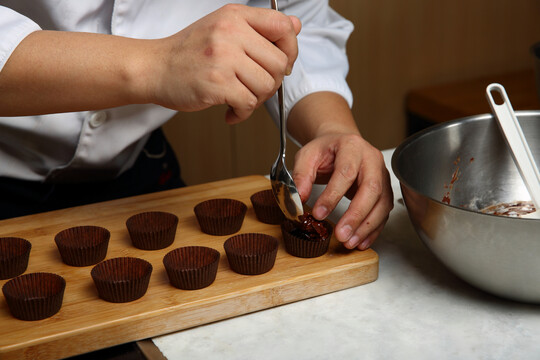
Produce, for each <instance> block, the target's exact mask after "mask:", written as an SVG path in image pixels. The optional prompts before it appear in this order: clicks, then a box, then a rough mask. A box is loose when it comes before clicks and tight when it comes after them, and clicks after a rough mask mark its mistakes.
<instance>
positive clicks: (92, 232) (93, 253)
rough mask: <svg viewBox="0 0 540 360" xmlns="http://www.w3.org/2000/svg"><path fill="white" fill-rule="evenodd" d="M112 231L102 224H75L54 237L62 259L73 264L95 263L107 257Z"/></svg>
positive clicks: (87, 264)
mask: <svg viewBox="0 0 540 360" xmlns="http://www.w3.org/2000/svg"><path fill="white" fill-rule="evenodd" d="M110 237H111V233H110V232H109V230H107V229H105V228H102V227H100V226H91V225H85V226H75V227H71V228H68V229H65V230H62V231H60V232H59V233H58V234H56V236H55V237H54V242H55V243H56V246H57V247H58V251H59V252H60V256H61V257H62V261H63V262H64V263H65V264H67V265H71V266H89V265H95V264H97V263H98V262H100V261H101V260H103V259H105V256H106V255H107V248H108V246H109V239H110Z"/></svg>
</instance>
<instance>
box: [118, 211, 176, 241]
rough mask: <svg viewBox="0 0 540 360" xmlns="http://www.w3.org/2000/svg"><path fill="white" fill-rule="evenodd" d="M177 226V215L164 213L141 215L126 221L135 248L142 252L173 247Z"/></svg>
mask: <svg viewBox="0 0 540 360" xmlns="http://www.w3.org/2000/svg"><path fill="white" fill-rule="evenodd" d="M177 225H178V217H177V216H176V215H174V214H171V213H168V212H162V211H148V212H143V213H139V214H136V215H133V216H131V217H130V218H129V219H128V220H127V221H126V227H127V229H128V232H129V236H130V237H131V242H132V243H133V246H135V247H136V248H138V249H141V250H159V249H164V248H166V247H167V246H169V245H171V244H172V243H173V242H174V237H175V235H176V227H177Z"/></svg>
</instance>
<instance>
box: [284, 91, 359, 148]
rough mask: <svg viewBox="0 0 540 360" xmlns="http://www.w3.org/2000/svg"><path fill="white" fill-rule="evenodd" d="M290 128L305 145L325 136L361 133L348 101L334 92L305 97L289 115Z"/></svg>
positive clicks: (288, 125) (291, 132)
mask: <svg viewBox="0 0 540 360" xmlns="http://www.w3.org/2000/svg"><path fill="white" fill-rule="evenodd" d="M287 129H288V131H289V133H290V134H291V135H292V136H293V137H294V138H295V139H296V140H297V141H298V142H300V143H301V144H302V145H304V144H306V143H308V142H309V141H311V140H313V139H315V138H317V137H319V136H321V135H329V134H359V131H358V127H357V126H356V123H355V121H354V118H353V115H352V112H351V110H350V108H349V105H348V104H347V101H346V100H345V99H344V98H343V97H341V96H340V95H339V94H336V93H332V92H317V93H313V94H310V95H308V96H306V97H304V98H302V99H301V100H300V101H299V102H298V103H297V104H296V105H295V106H294V107H293V108H292V110H291V112H290V114H289V118H288V121H287Z"/></svg>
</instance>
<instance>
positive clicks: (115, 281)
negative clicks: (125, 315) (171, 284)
mask: <svg viewBox="0 0 540 360" xmlns="http://www.w3.org/2000/svg"><path fill="white" fill-rule="evenodd" d="M151 274H152V264H150V263H149V262H148V261H146V260H143V259H139V258H134V257H118V258H113V259H109V260H105V261H103V262H101V263H99V264H97V265H96V266H94V268H93V269H92V271H91V275H92V279H93V280H94V284H95V286H96V289H97V291H98V294H99V297H100V298H102V299H103V300H105V301H109V302H113V303H124V302H129V301H133V300H137V299H139V298H141V297H142V296H143V295H144V294H145V293H146V290H147V289H148V283H149V282H150V275H151Z"/></svg>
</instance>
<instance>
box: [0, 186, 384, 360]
mask: <svg viewBox="0 0 540 360" xmlns="http://www.w3.org/2000/svg"><path fill="white" fill-rule="evenodd" d="M269 188H270V182H269V180H268V179H266V178H265V177H263V176H248V177H242V178H235V179H230V180H225V181H219V182H213V183H209V184H204V185H197V186H190V187H186V188H182V189H178V190H170V191H164V192H160V193H155V194H149V195H142V196H137V197H131V198H126V199H120V200H114V201H108V202H103V203H97V204H92V205H86V206H80V207H76V208H71V209H65V210H58V211H53V212H48V213H43V214H37V215H31V216H25V217H20V218H15V219H9V220H4V221H0V236H18V237H22V238H25V239H27V240H29V241H30V242H31V243H32V251H31V254H30V261H29V265H28V269H27V271H26V273H30V272H39V271H45V272H53V273H56V274H59V275H61V276H63V277H64V278H65V279H66V282H67V286H66V290H65V295H64V302H63V305H62V308H61V309H60V311H59V312H58V313H57V314H56V315H54V316H52V317H50V318H47V319H43V320H39V321H22V320H18V319H16V318H14V317H13V316H12V315H11V314H10V312H9V309H8V307H7V303H6V301H5V298H4V297H3V296H1V297H0V359H18V360H20V359H58V358H63V357H67V356H72V355H77V354H81V353H86V352H89V351H92V350H96V349H101V348H105V347H110V346H113V345H118V344H122V343H126V342H130V341H135V340H140V339H144V338H149V337H154V336H158V335H163V334H167V333H170V332H174V331H178V330H181V329H186V328H190V327H194V326H197V325H201V324H206V323H209V322H213V321H216V320H221V319H226V318H231V317H234V316H238V315H242V314H246V313H249V312H253V311H257V310H261V309H266V308H271V307H274V306H278V305H282V304H286V303H290V302H293V301H297V300H302V299H306V298H309V297H313V296H317V295H321V294H325V293H329V292H333V291H337V290H341V289H345V288H349V287H353V286H357V285H361V284H365V283H369V282H372V281H374V280H376V279H377V276H378V264H379V263H378V256H377V254H376V253H375V252H374V251H373V250H366V251H357V250H353V251H350V250H347V249H345V248H344V247H343V246H342V245H341V244H340V243H339V242H338V241H337V240H336V239H335V238H332V241H331V244H330V248H329V251H328V253H327V254H325V255H323V256H321V257H318V258H313V259H302V258H296V257H293V256H291V255H289V254H287V252H286V251H285V249H284V246H283V243H282V237H281V231H280V228H279V225H267V224H264V223H261V222H259V221H258V220H257V218H256V217H255V213H254V211H253V207H252V205H251V201H250V199H249V197H250V196H251V195H252V194H253V193H255V192H257V191H259V190H264V189H269ZM222 197H228V198H232V199H237V200H241V201H243V202H244V203H245V204H246V205H247V206H248V211H247V214H246V217H245V220H244V223H243V225H242V228H241V229H240V232H241V233H244V232H261V233H265V234H269V235H272V236H275V237H276V238H278V239H279V240H280V248H279V251H278V254H277V258H276V263H275V265H274V268H273V269H272V270H271V271H269V272H268V273H265V274H262V275H256V276H247V275H239V274H236V273H235V272H233V271H232V270H231V269H230V268H229V265H228V262H227V257H226V255H225V251H224V250H223V243H224V241H225V240H226V239H227V238H228V237H229V236H212V235H207V234H204V233H202V232H201V231H200V228H199V225H198V223H197V219H196V218H195V215H194V213H193V207H194V206H195V205H196V204H197V203H199V202H200V201H203V200H207V199H212V198H222ZM149 210H157V211H167V212H171V213H174V214H176V215H177V216H178V218H179V223H178V228H177V232H176V238H175V242H174V243H173V244H172V245H171V246H169V247H168V248H166V249H162V250H156V251H144V250H139V249H137V248H135V247H133V246H132V245H131V241H130V238H129V234H128V232H127V229H126V227H125V222H126V220H127V219H128V218H129V217H130V216H131V215H134V214H137V213H139V212H143V211H149ZM78 225H98V226H102V227H105V228H107V229H108V230H109V231H110V232H111V239H110V242H109V250H108V252H107V259H109V258H113V257H118V256H135V257H140V258H143V259H145V260H147V261H149V262H151V263H152V265H153V267H154V270H153V272H152V276H151V279H150V284H149V287H148V291H147V293H146V294H145V295H144V296H143V297H142V298H140V299H138V300H135V301H133V302H130V303H123V304H113V303H109V302H106V301H104V300H101V299H100V298H99V297H98V295H97V291H96V290H95V287H94V283H93V281H92V278H91V276H90V271H91V269H92V266H87V267H82V268H77V267H71V266H68V265H65V264H63V263H62V261H61V258H60V255H59V253H58V250H57V248H56V245H55V243H54V236H55V235H56V234H57V233H58V232H60V231H61V230H63V229H66V228H68V227H72V226H78ZM186 245H203V246H209V247H212V248H215V249H217V250H218V251H220V253H221V259H220V263H219V268H218V274H217V277H216V280H215V282H214V283H213V284H212V285H210V286H209V287H207V288H204V289H201V290H193V291H187V290H179V289H176V288H174V287H172V286H171V285H170V284H169V282H168V278H167V274H166V272H165V269H164V267H163V263H162V259H163V256H164V255H165V254H166V253H168V252H169V251H171V250H172V249H174V248H177V247H181V246H186ZM6 282H7V280H2V281H0V286H3V285H4V284H5V283H6Z"/></svg>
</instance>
